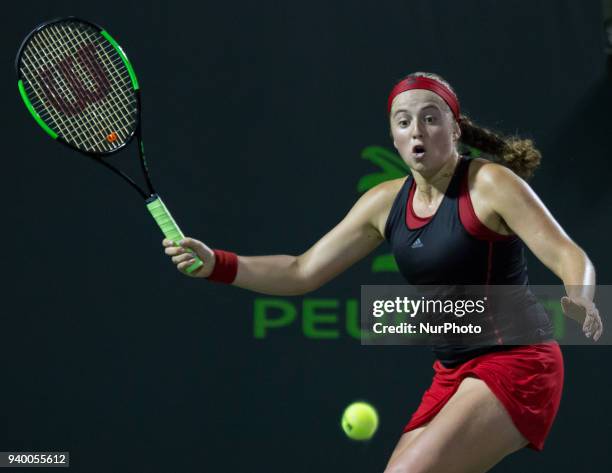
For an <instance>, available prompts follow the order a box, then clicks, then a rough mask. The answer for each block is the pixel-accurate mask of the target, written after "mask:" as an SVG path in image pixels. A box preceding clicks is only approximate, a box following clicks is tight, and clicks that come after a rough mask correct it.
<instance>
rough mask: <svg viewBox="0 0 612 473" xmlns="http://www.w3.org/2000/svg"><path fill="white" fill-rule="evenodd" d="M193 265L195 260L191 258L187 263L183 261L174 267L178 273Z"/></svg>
mask: <svg viewBox="0 0 612 473" xmlns="http://www.w3.org/2000/svg"><path fill="white" fill-rule="evenodd" d="M193 263H195V258H194V257H193V256H192V257H191V258H190V259H188V260H187V261H183V262H182V263H179V264H177V265H176V267H177V269H179V270H180V271H185V270H186V269H187V268H188V267H189V266H191V265H192V264H193Z"/></svg>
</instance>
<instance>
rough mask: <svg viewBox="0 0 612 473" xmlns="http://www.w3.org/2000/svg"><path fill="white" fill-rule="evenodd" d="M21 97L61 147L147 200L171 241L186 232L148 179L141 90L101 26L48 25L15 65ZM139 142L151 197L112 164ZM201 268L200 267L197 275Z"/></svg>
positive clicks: (64, 21) (75, 21)
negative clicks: (116, 156)
mask: <svg viewBox="0 0 612 473" xmlns="http://www.w3.org/2000/svg"><path fill="white" fill-rule="evenodd" d="M15 69H16V71H17V81H18V82H17V85H18V87H19V93H20V94H21V98H22V99H23V102H24V103H25V106H26V107H27V109H28V110H29V111H30V113H31V114H32V116H33V117H34V120H36V122H37V123H38V124H39V125H40V127H41V128H42V129H43V130H44V131H45V132H46V133H47V134H48V135H49V136H50V137H51V138H53V139H54V140H56V141H59V142H60V143H63V144H64V145H66V146H69V147H70V148H72V149H74V150H76V151H78V152H80V153H82V154H84V155H86V156H89V157H90V158H93V159H94V160H95V161H96V162H98V163H100V164H102V165H103V166H105V167H106V168H108V169H109V170H111V171H112V172H113V173H115V174H116V175H118V176H119V177H121V178H122V179H123V180H124V181H125V182H127V183H128V184H129V185H130V186H131V187H132V188H133V189H134V190H136V192H138V194H139V195H140V196H141V197H143V199H145V202H146V206H147V209H148V210H149V212H150V213H151V215H152V216H153V218H154V219H155V221H156V222H157V224H158V225H159V227H160V228H161V230H162V232H163V234H164V235H165V236H166V238H168V239H170V240H172V241H175V242H176V241H179V240H181V239H182V238H183V233H182V232H181V230H180V228H179V227H178V225H177V224H176V222H175V221H174V219H173V218H172V215H171V214H170V212H169V211H168V209H167V208H166V206H165V205H164V202H163V201H162V200H161V198H160V197H159V195H158V194H157V192H156V191H155V188H154V187H153V183H152V182H151V177H150V175H149V169H148V166H147V161H146V159H145V153H144V145H143V141H142V130H141V126H140V86H139V84H138V80H137V79H136V74H135V73H134V68H133V67H132V65H131V63H130V61H129V60H128V58H127V56H126V54H125V53H124V52H123V50H122V49H121V47H120V46H119V45H118V44H117V42H116V41H115V40H114V39H113V38H112V37H111V35H109V34H108V32H107V31H106V30H104V29H102V28H100V27H99V26H97V25H95V24H93V23H91V22H89V21H85V20H82V19H79V18H75V17H67V18H61V19H57V20H52V21H49V22H46V23H43V24H41V25H39V26H38V27H36V28H35V29H34V30H33V31H32V32H31V33H30V34H28V36H27V37H26V38H25V40H24V41H23V43H22V44H21V47H20V48H19V51H18V53H17V58H16V60H15ZM134 137H136V141H137V143H138V157H139V159H140V164H141V169H142V173H143V175H144V179H145V182H146V190H145V189H143V188H142V187H141V186H139V185H138V184H136V182H135V181H134V180H133V179H132V178H131V177H130V176H128V175H127V174H125V173H124V172H123V171H121V170H120V169H118V168H117V167H115V166H113V165H112V164H110V163H109V162H108V161H107V160H106V158H107V157H108V156H110V155H112V154H114V153H117V152H118V151H120V150H122V149H123V148H125V147H126V146H127V145H128V144H129V143H130V142H131V141H132V139H133V138H134ZM200 266H202V261H201V260H200V259H199V258H197V257H196V261H195V262H194V263H193V264H192V265H190V266H189V267H188V268H187V272H188V273H192V272H193V271H195V270H196V269H198V268H199V267H200Z"/></svg>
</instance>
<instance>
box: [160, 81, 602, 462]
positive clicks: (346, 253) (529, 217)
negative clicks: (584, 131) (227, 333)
mask: <svg viewBox="0 0 612 473" xmlns="http://www.w3.org/2000/svg"><path fill="white" fill-rule="evenodd" d="M388 114H389V121H390V127H391V135H392V138H393V144H394V146H395V148H396V149H397V151H398V152H399V154H400V155H401V157H402V158H403V160H404V161H405V162H406V164H407V165H408V166H409V168H410V170H411V174H412V175H411V176H408V177H406V178H401V179H396V180H391V181H387V182H384V183H382V184H379V185H378V186H376V187H374V188H372V189H371V190H369V191H368V192H366V193H365V194H364V195H363V196H362V197H361V198H360V199H359V200H358V201H357V202H356V204H355V205H354V206H353V208H352V209H351V210H350V211H349V213H348V214H347V215H346V216H345V218H344V219H343V220H342V221H341V222H340V223H339V224H338V225H337V226H336V227H335V228H333V229H332V230H331V231H330V232H329V233H327V234H326V235H325V236H323V238H321V239H320V240H319V241H318V242H317V243H315V244H314V246H312V247H311V248H310V249H309V250H308V251H306V252H305V253H303V254H301V255H299V256H289V255H273V256H254V257H246V256H238V255H236V254H235V253H232V252H228V251H222V250H212V249H210V248H209V247H208V246H206V245H205V244H204V243H202V242H200V241H198V240H195V239H192V238H185V239H184V240H183V241H181V242H178V243H179V244H180V246H177V245H176V244H175V242H171V241H168V240H164V242H163V244H164V246H165V252H166V254H168V255H169V256H171V257H172V261H173V262H174V263H175V264H176V266H177V268H178V269H179V270H180V271H182V272H185V269H186V268H187V267H188V266H189V265H191V264H192V263H193V261H194V259H193V258H194V257H193V253H191V252H190V251H188V250H191V251H193V252H195V253H196V254H197V255H198V256H199V257H200V258H201V259H202V261H203V262H204V265H203V266H202V267H201V268H200V269H199V270H198V271H197V272H195V273H193V274H191V276H196V277H202V278H208V279H211V280H214V281H220V282H225V283H229V284H233V285H235V286H238V287H242V288H245V289H250V290H252V291H257V292H261V293H264V294H275V295H299V294H305V293H307V292H309V291H313V290H315V289H317V288H318V287H320V286H322V285H323V284H325V283H326V282H327V281H329V280H330V279H332V278H334V277H335V276H337V275H338V274H340V273H342V272H343V271H344V270H345V269H347V268H348V267H349V266H351V265H352V264H353V263H355V262H356V261H358V260H360V259H361V258H363V257H365V256H366V255H367V254H368V253H370V252H371V251H372V250H374V249H375V248H376V247H377V246H378V245H379V244H380V243H381V242H382V241H383V240H385V239H386V240H388V242H389V244H390V246H391V248H392V251H393V254H394V256H395V259H396V261H397V263H398V266H399V269H400V272H401V274H402V275H403V276H404V277H405V278H406V279H407V281H408V282H409V283H410V284H416V285H418V284H437V285H444V284H479V285H493V284H494V285H526V284H528V282H527V268H526V264H525V258H524V249H523V248H524V245H527V247H528V248H529V249H530V250H531V251H532V252H533V253H534V254H535V255H536V257H537V258H538V259H539V260H540V261H542V263H543V264H544V265H546V266H547V267H548V268H549V269H550V270H551V271H552V272H553V273H554V274H555V275H557V276H558V277H559V278H560V279H561V280H562V281H563V283H564V285H565V288H566V292H567V296H565V297H563V298H562V300H561V304H562V308H563V311H564V312H565V314H566V315H567V316H568V317H570V318H572V319H574V320H576V321H578V322H579V323H581V324H582V327H583V331H584V333H585V335H586V336H587V337H593V339H594V340H597V339H599V337H600V336H601V333H602V330H603V327H602V322H601V318H600V316H599V313H598V311H597V308H596V307H595V305H594V304H593V295H594V294H593V292H594V287H595V269H594V267H593V264H592V263H591V261H590V260H589V258H588V257H587V255H586V254H585V252H584V251H583V250H582V249H581V248H580V247H578V246H577V245H576V243H574V242H573V241H572V240H571V239H570V238H569V237H568V235H567V234H566V233H565V232H564V231H563V229H562V228H561V227H560V226H559V224H558V223H557V222H556V221H555V219H554V218H553V216H552V215H551V214H550V213H549V212H548V210H547V209H546V207H545V206H544V205H543V204H542V202H541V201H540V199H539V198H538V197H537V195H536V194H535V193H534V192H533V190H532V189H531V188H530V187H529V186H528V185H527V183H526V182H525V180H524V179H526V178H528V177H530V175H531V174H532V173H533V171H534V170H535V168H536V167H537V166H538V164H539V161H540V158H541V156H540V153H539V152H538V151H537V150H536V149H535V148H534V147H533V143H532V142H531V141H530V140H520V139H518V138H506V137H502V136H500V135H497V134H495V133H493V132H491V131H489V130H487V129H484V128H481V127H479V126H477V125H476V124H475V123H473V122H472V121H471V120H470V119H469V118H468V117H466V116H464V115H462V114H461V112H460V107H459V100H458V99H457V96H456V94H455V92H454V90H453V89H452V88H451V86H450V85H449V84H448V83H447V82H446V81H445V80H444V79H442V78H441V77H440V76H438V75H435V74H431V73H423V72H417V73H414V74H411V75H409V76H407V77H406V78H405V79H403V80H402V81H400V82H398V83H397V84H396V85H395V86H394V87H393V89H392V91H391V93H390V95H389V98H388ZM460 139H461V142H462V143H464V144H466V145H469V146H473V147H475V148H478V149H480V150H482V151H483V152H485V153H486V154H487V155H489V156H493V157H495V161H498V162H492V161H490V160H485V159H466V157H464V156H460V154H459V152H458V143H459V140H460ZM417 240H418V241H419V244H418V245H414V243H415V242H416V241H417ZM522 312H524V313H521V314H515V315H514V316H513V317H517V318H518V317H523V318H529V320H527V322H530V323H531V324H532V326H533V327H537V330H538V333H539V334H540V335H541V337H540V338H541V341H540V342H538V343H533V344H526V345H519V346H516V345H514V346H510V345H508V346H503V345H501V346H499V345H498V346H489V347H484V348H483V347H482V346H481V347H466V346H461V347H459V346H457V347H454V346H450V347H449V346H443V347H433V348H434V353H435V354H436V356H437V359H436V361H435V363H434V366H433V367H434V377H433V382H432V385H431V387H430V388H429V389H428V390H427V391H426V392H425V394H424V396H423V398H422V401H421V404H420V406H419V407H418V409H417V410H416V412H415V413H414V414H413V416H412V418H411V419H410V421H409V422H408V424H407V425H406V427H405V428H404V433H403V435H402V437H401V438H400V440H399V443H398V444H397V446H396V448H395V450H394V451H393V453H392V455H391V458H390V459H389V462H388V464H387V468H386V470H385V471H386V473H399V472H410V473H416V472H444V473H448V472H482V471H487V470H489V469H490V468H491V467H493V465H495V464H497V463H498V462H499V461H501V460H502V459H503V458H504V457H505V456H506V455H508V454H510V453H512V452H514V451H516V450H519V449H521V448H523V447H525V446H529V447H530V448H533V449H535V450H542V448H543V446H544V441H545V439H546V436H547V435H548V432H549V431H550V428H551V425H552V422H553V420H554V418H555V415H556V413H557V410H558V407H559V402H560V399H561V391H562V387H563V358H562V355H561V351H560V348H559V345H558V344H557V342H555V341H554V340H553V339H552V334H551V326H550V322H549V321H548V319H547V318H546V317H542V314H543V309H542V308H541V306H540V305H539V303H537V301H536V302H534V305H533V307H530V310H526V311H522ZM507 325H508V324H500V326H502V327H503V326H507ZM510 325H511V324H510ZM504 335H505V334H504V333H503V329H502V333H500V334H499V336H500V338H503V336H504Z"/></svg>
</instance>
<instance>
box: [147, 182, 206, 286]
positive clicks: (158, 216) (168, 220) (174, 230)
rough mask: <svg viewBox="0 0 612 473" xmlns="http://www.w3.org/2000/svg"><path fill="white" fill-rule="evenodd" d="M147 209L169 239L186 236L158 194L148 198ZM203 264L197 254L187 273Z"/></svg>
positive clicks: (178, 239) (180, 238) (176, 240)
mask: <svg viewBox="0 0 612 473" xmlns="http://www.w3.org/2000/svg"><path fill="white" fill-rule="evenodd" d="M147 209H149V212H151V215H153V218H154V219H155V221H156V222H157V225H159V228H161V231H162V232H163V234H164V236H165V237H166V238H167V239H168V240H172V241H174V242H178V241H180V240H182V239H183V238H184V237H185V235H183V232H181V229H180V228H179V226H178V225H177V224H176V222H175V221H174V219H173V218H172V215H171V214H170V212H169V211H168V208H167V207H166V206H165V204H164V202H163V201H162V200H161V198H160V197H159V196H158V195H157V194H154V195H152V196H151V197H149V198H148V199H147ZM189 252H190V253H192V254H193V255H194V256H195V253H193V251H191V250H189ZM202 264H203V263H202V260H201V259H200V258H198V257H197V256H195V262H194V263H193V264H192V265H191V266H189V267H188V268H187V269H186V271H187V273H189V274H191V273H193V272H194V271H195V270H196V269H198V268H199V267H200V266H202Z"/></svg>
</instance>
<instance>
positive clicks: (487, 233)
mask: <svg viewBox="0 0 612 473" xmlns="http://www.w3.org/2000/svg"><path fill="white" fill-rule="evenodd" d="M469 171H470V168H469V165H468V166H467V169H466V170H465V176H463V179H462V181H461V186H460V190H459V220H461V224H462V225H463V228H465V229H466V231H467V232H468V233H469V234H470V235H472V236H473V237H474V238H477V239H479V240H488V241H505V240H510V239H512V238H514V236H515V235H502V234H501V233H497V232H495V231H493V230H491V229H490V228H487V227H486V226H485V225H484V224H483V223H482V222H481V221H480V220H479V219H478V216H477V215H476V212H475V211H474V206H473V205H472V199H471V198H470V191H469V188H468V179H469V174H470V172H469Z"/></svg>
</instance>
